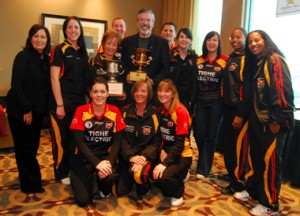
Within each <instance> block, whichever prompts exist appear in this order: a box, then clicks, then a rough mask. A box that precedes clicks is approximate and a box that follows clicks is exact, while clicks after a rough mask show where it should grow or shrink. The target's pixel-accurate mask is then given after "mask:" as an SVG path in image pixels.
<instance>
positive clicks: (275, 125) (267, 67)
mask: <svg viewBox="0 0 300 216" xmlns="http://www.w3.org/2000/svg"><path fill="white" fill-rule="evenodd" d="M245 56H246V61H245V73H244V74H245V78H244V83H245V85H244V88H245V92H246V94H245V97H246V98H245V100H246V105H247V108H248V110H249V127H248V135H249V144H250V152H249V153H250V160H251V166H250V168H251V170H250V171H249V173H247V175H246V178H247V185H246V190H244V191H242V192H237V193H235V194H234V197H235V198H236V199H238V200H241V201H248V200H249V198H250V197H252V198H253V199H255V200H257V201H258V204H257V205H256V206H255V207H254V208H252V209H251V210H250V213H251V215H275V214H278V211H279V202H278V196H279V193H280V184H281V165H282V158H281V154H282V151H283V148H284V144H285V140H286V137H287V134H288V131H289V130H291V128H292V127H293V123H294V122H293V121H294V118H293V113H294V104H293V99H294V95H293V89H292V83H291V76H290V71H289V67H288V65H287V63H286V61H285V59H284V57H283V53H282V52H281V51H280V50H279V49H278V48H277V46H276V44H275V43H274V42H273V41H272V40H271V38H270V37H269V35H268V34H267V33H265V32H264V31H261V30H256V31H252V32H251V33H249V35H248V36H247V38H246V48H245Z"/></svg>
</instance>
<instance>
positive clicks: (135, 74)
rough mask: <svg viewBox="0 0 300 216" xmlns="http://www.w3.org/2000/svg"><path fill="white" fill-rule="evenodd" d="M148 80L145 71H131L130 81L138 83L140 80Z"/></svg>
mask: <svg viewBox="0 0 300 216" xmlns="http://www.w3.org/2000/svg"><path fill="white" fill-rule="evenodd" d="M140 79H142V80H146V79H147V73H145V72H143V71H130V73H129V80H130V81H138V80H140Z"/></svg>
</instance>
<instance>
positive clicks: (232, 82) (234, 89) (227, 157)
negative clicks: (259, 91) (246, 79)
mask: <svg viewBox="0 0 300 216" xmlns="http://www.w3.org/2000/svg"><path fill="white" fill-rule="evenodd" d="M246 36H247V33H246V31H245V30H244V29H243V28H240V27H237V28H234V29H233V30H232V32H231V36H230V44H231V46H232V48H233V49H234V50H233V52H232V53H231V54H230V55H229V60H228V63H227V66H226V69H225V72H224V78H223V114H224V119H223V123H222V126H221V127H222V129H221V131H222V135H220V136H221V140H222V141H223V143H222V145H223V146H224V148H223V151H224V162H225V167H226V169H227V172H228V176H229V177H230V183H229V185H228V186H226V187H225V188H223V189H222V193H223V194H227V195H233V194H234V193H235V192H240V191H242V190H243V189H244V182H243V178H244V175H245V172H246V170H245V167H246V161H247V159H246V158H247V127H248V123H247V122H248V121H247V116H246V113H245V110H244V109H243V95H242V89H243V69H244V62H245V42H246Z"/></svg>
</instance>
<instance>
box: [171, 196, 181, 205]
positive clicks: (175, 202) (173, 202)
mask: <svg viewBox="0 0 300 216" xmlns="http://www.w3.org/2000/svg"><path fill="white" fill-rule="evenodd" d="M182 204H183V198H182V197H180V198H175V197H172V198H171V206H174V207H177V206H181V205H182Z"/></svg>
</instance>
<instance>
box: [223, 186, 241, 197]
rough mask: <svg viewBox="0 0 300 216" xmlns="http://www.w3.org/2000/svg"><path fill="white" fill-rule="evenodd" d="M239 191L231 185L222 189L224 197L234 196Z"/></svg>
mask: <svg viewBox="0 0 300 216" xmlns="http://www.w3.org/2000/svg"><path fill="white" fill-rule="evenodd" d="M236 192H237V191H236V190H235V189H234V188H233V187H232V186H230V185H228V186H226V187H224V188H222V190H221V193H222V194H224V195H233V194H235V193H236Z"/></svg>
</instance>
